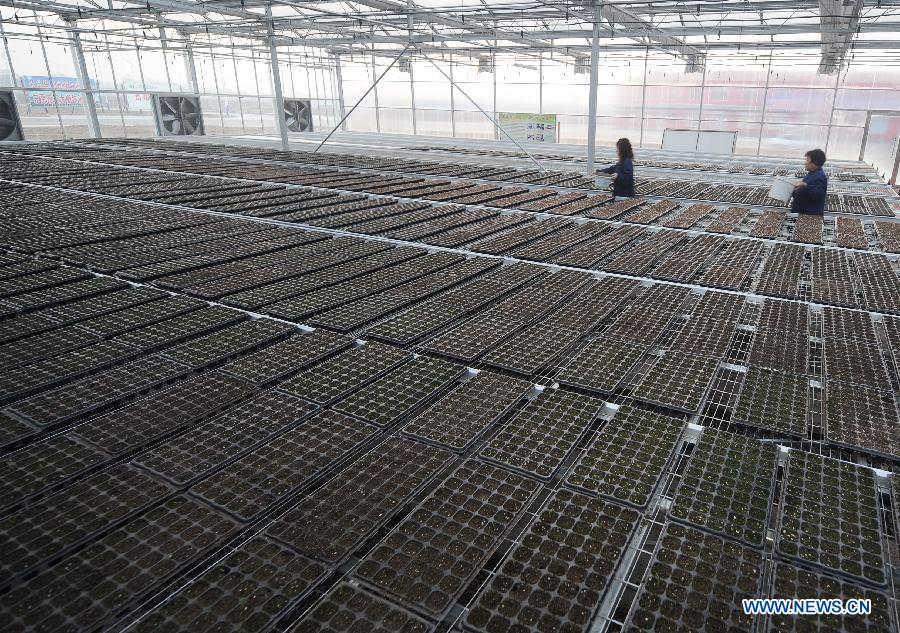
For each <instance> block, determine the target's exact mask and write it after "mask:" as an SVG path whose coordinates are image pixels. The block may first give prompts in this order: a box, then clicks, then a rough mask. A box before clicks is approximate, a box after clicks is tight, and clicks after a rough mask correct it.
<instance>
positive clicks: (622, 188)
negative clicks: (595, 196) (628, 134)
mask: <svg viewBox="0 0 900 633" xmlns="http://www.w3.org/2000/svg"><path fill="white" fill-rule="evenodd" d="M616 152H617V153H618V155H619V162H617V163H616V164H615V165H610V166H609V167H607V168H606V169H601V170H600V171H602V172H603V173H605V174H611V173H613V172H615V174H616V177H615V178H613V181H612V184H611V188H612V191H613V195H614V196H626V197H628V198H633V197H634V150H632V149H631V141H629V140H628V139H627V138H620V139H619V140H618V141H617V142H616Z"/></svg>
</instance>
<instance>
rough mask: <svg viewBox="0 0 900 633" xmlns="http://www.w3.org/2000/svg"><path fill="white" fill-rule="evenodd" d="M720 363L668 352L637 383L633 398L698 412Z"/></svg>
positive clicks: (676, 352) (681, 353)
mask: <svg viewBox="0 0 900 633" xmlns="http://www.w3.org/2000/svg"><path fill="white" fill-rule="evenodd" d="M718 365H719V363H718V361H715V360H713V359H710V358H704V357H702V356H693V355H691V354H685V353H683V352H678V351H669V352H666V353H665V355H664V356H663V357H662V358H660V359H659V360H658V361H657V362H656V363H654V364H653V366H652V367H651V368H650V369H649V371H648V372H647V373H646V374H645V375H644V377H643V378H642V379H641V381H640V383H638V385H637V387H636V388H635V393H634V397H635V398H637V399H638V400H645V401H647V402H652V403H654V404H660V405H663V406H667V407H672V408H674V409H678V410H680V411H687V412H694V411H697V410H698V409H699V408H700V402H701V401H702V399H703V395H704V394H705V393H706V388H707V386H708V385H709V383H710V381H711V380H712V377H713V374H714V373H715V371H716V368H717V367H718Z"/></svg>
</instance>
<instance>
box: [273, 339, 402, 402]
mask: <svg viewBox="0 0 900 633" xmlns="http://www.w3.org/2000/svg"><path fill="white" fill-rule="evenodd" d="M410 358H412V357H411V355H410V354H409V353H408V352H405V351H403V350H398V349H397V348H395V347H390V346H388V345H382V344H381V343H366V344H365V345H362V346H357V347H352V348H350V349H348V350H346V351H344V352H341V353H340V354H338V355H337V356H334V357H333V358H330V359H328V360H326V361H324V362H322V363H319V364H317V365H316V366H315V367H312V368H311V369H308V370H306V371H304V372H302V373H300V374H298V375H297V376H295V377H294V378H291V379H290V380H287V381H285V382H282V383H280V384H279V385H278V389H280V390H281V391H284V392H285V393H290V394H293V395H297V396H300V397H302V398H305V399H307V400H310V401H312V402H316V403H318V404H322V405H324V404H328V403H331V402H334V401H336V400H339V399H341V398H342V397H343V396H346V395H347V394H349V393H352V392H353V391H355V390H357V389H359V388H360V387H362V386H363V385H365V384H367V383H369V382H370V381H372V380H374V379H375V378H377V377H379V376H381V375H382V374H384V373H385V372H386V371H389V370H390V369H393V368H394V367H396V366H397V365H399V364H400V363H402V362H403V361H404V360H408V359H410Z"/></svg>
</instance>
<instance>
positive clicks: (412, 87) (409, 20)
mask: <svg viewBox="0 0 900 633" xmlns="http://www.w3.org/2000/svg"><path fill="white" fill-rule="evenodd" d="M412 12H413V3H412V0H406V28H407V30H408V31H409V41H410V42H412V39H413V14H412ZM407 61H409V105H410V109H411V110H412V131H413V136H416V81H415V78H414V77H413V65H412V58H410V57H408V58H407Z"/></svg>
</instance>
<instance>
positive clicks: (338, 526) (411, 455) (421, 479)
mask: <svg viewBox="0 0 900 633" xmlns="http://www.w3.org/2000/svg"><path fill="white" fill-rule="evenodd" d="M452 459H453V455H452V454H451V453H449V452H448V451H445V450H441V449H438V448H435V447H431V446H425V445H423V444H419V443H417V442H413V441H410V440H407V439H402V438H397V437H391V438H388V439H387V440H386V441H385V442H384V443H383V444H380V445H379V446H377V447H375V448H374V449H373V450H371V451H370V452H369V453H368V454H366V455H365V456H363V457H362V458H360V459H358V460H357V461H355V462H353V463H352V464H351V465H349V466H348V467H347V468H345V469H344V470H343V471H341V472H340V473H338V474H337V475H336V476H335V477H334V478H333V479H331V480H330V481H329V482H328V483H327V484H325V485H324V486H323V487H321V488H319V489H317V490H316V491H315V492H314V493H312V494H311V495H309V496H307V497H305V498H304V499H303V500H302V501H301V502H300V503H299V504H297V505H296V506H294V507H293V508H291V509H290V510H288V511H287V512H286V513H285V514H284V515H283V516H281V517H279V518H278V519H277V520H276V521H275V522H273V523H272V524H271V525H270V526H269V528H268V529H267V531H266V533H267V534H268V535H269V536H271V537H272V538H276V539H278V540H280V541H283V542H284V543H287V544H288V545H290V546H292V547H294V548H295V549H296V550H297V551H299V552H302V553H303V554H305V555H307V556H310V557H312V558H316V559H318V560H322V561H326V562H328V563H330V564H335V563H337V562H339V561H342V560H344V559H345V558H346V557H347V556H348V555H350V554H352V553H353V552H354V551H356V550H357V549H358V548H359V547H360V546H361V545H362V544H363V542H364V541H365V540H366V539H367V538H369V537H371V536H372V535H373V534H374V533H375V532H376V531H377V530H379V529H380V528H381V527H382V526H384V525H385V524H386V523H388V522H389V521H390V520H391V519H392V517H393V516H394V515H395V514H396V513H398V512H402V509H403V508H404V506H405V504H407V503H408V502H409V500H410V499H411V498H412V497H413V496H414V495H415V494H416V493H417V492H418V491H420V490H421V488H422V486H424V485H425V484H426V482H429V481H431V480H432V479H433V478H434V476H435V475H436V474H437V473H438V472H441V471H442V470H443V469H444V467H445V466H446V465H447V464H449V463H450V461H451V460H452Z"/></svg>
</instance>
